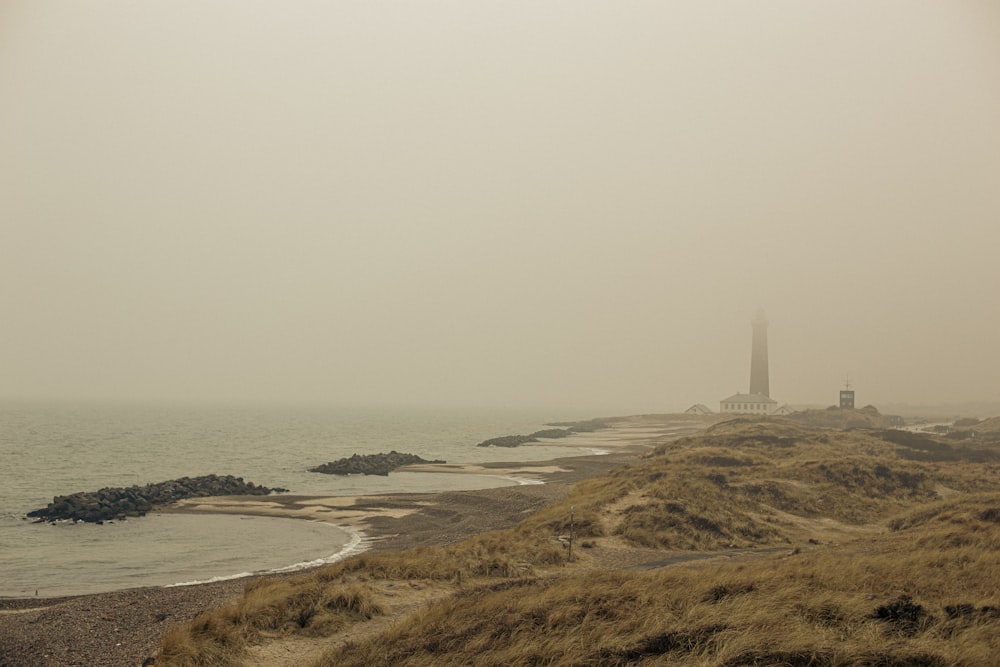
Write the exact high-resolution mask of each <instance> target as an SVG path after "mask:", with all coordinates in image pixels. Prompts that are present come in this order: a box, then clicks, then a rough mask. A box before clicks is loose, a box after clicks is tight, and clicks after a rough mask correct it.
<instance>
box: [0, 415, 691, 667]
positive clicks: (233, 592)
mask: <svg viewBox="0 0 1000 667" xmlns="http://www.w3.org/2000/svg"><path fill="white" fill-rule="evenodd" d="M632 419H633V420H635V419H638V423H637V424H635V426H634V427H632V428H630V426H631V425H630V424H628V423H624V424H616V425H615V426H614V427H613V428H611V429H609V431H608V432H605V433H603V434H600V435H598V434H585V436H586V437H582V438H579V439H577V438H572V439H567V440H572V441H571V442H565V443H562V442H559V443H558V444H560V445H562V444H565V446H566V447H567V448H580V447H581V446H582V447H591V445H593V446H592V447H591V449H593V450H599V451H602V452H605V451H606V452H608V453H600V454H597V453H594V454H587V455H582V456H568V457H560V458H556V459H550V460H546V461H528V462H514V463H511V462H504V463H482V464H418V465H415V466H405V467H403V468H400V469H399V470H400V471H410V472H423V471H427V472H451V473H455V474H488V475H491V476H495V477H506V478H507V479H511V478H518V479H525V480H531V483H527V484H516V485H507V486H500V487H491V488H486V489H480V490H466V491H439V492H428V493H399V494H381V495H370V496H369V495H355V496H341V497H332V496H306V495H290V494H289V495H279V496H246V497H242V496H233V497H217V498H197V499H188V500H185V501H181V502H179V503H176V504H174V505H172V506H170V507H168V508H164V509H163V510H160V511H163V512H176V513H191V514H197V513H206V514H220V513H222V514H224V513H231V514H250V515H259V516H272V517H285V518H300V519H312V520H320V521H323V522H325V523H331V524H333V525H335V526H338V527H340V528H342V529H345V530H349V531H351V530H353V531H357V532H358V533H360V534H361V535H363V537H362V544H363V545H364V546H366V547H367V548H366V549H365V550H364V552H382V551H402V550H405V549H409V548H413V547H417V546H440V545H445V544H449V543H452V542H455V541H458V540H461V539H465V538H467V537H471V536H473V535H477V534H480V533H484V532H488V531H491V530H499V529H504V528H509V527H511V526H514V525H516V524H517V523H518V522H520V521H521V520H522V519H524V518H525V517H526V516H528V515H530V514H531V513H532V512H535V511H537V510H538V509H540V508H542V507H544V506H546V505H548V504H550V503H552V502H554V501H556V500H559V499H560V498H562V497H564V496H565V494H566V493H567V492H568V490H569V488H570V487H572V486H573V485H574V484H576V483H577V482H578V481H580V480H582V479H586V478H588V477H592V476H595V475H598V474H601V473H603V472H605V471H607V470H609V469H611V468H614V467H618V466H621V465H626V464H628V463H629V462H632V461H634V460H636V458H638V457H639V456H640V455H641V454H642V453H644V452H646V451H648V450H649V448H650V447H651V446H652V445H653V444H656V443H657V442H662V441H664V440H669V439H673V438H676V437H679V436H681V435H684V434H686V433H691V432H694V431H697V430H701V429H702V428H704V426H705V423H704V422H701V421H694V420H690V421H689V420H685V419H671V420H668V422H667V423H662V422H661V423H658V424H648V423H645V422H644V421H643V420H642V419H639V418H632ZM678 422H683V426H682V427H681V428H680V429H679V430H678V429H676V428H664V427H665V426H668V424H669V425H670V426H673V427H677V426H678ZM579 440H586V441H587V443H586V444H581V442H579ZM556 442H557V441H553V442H544V443H540V444H544V445H547V446H551V445H552V444H555V443H556ZM598 442H600V445H598V444H597V443H598ZM523 446H526V447H530V445H523ZM512 453H513V452H512ZM358 553H362V552H361V551H357V552H355V553H352V554H349V555H346V556H345V558H349V557H353V556H355V555H357V554H358ZM331 562H333V561H331ZM321 566H322V564H318V565H316V566H312V567H309V566H307V567H303V568H300V569H296V570H294V571H290V572H287V573H280V572H272V573H257V574H251V575H250V576H243V577H239V578H233V579H226V580H222V581H214V582H206V583H192V584H190V585H183V586H178V585H171V586H157V587H144V588H131V589H125V590H119V591H111V592H105V593H91V594H86V595H80V596H69V597H56V598H35V597H17V598H0V617H2V619H3V623H0V657H2V658H3V660H4V662H3V663H2V664H3V665H4V667H20V666H21V665H24V666H28V665H32V666H34V665H91V666H94V667H103V666H108V667H117V666H119V665H122V666H124V665H138V664H141V663H142V662H143V660H145V658H147V657H148V656H150V655H152V654H153V653H155V651H156V648H157V646H158V643H159V639H160V637H161V636H162V635H163V633H164V632H165V631H166V630H167V628H168V627H170V626H171V625H174V624H177V623H183V622H187V621H189V620H191V619H193V618H194V617H195V616H197V615H198V614H200V613H201V612H203V611H205V610H207V609H209V608H212V607H219V606H223V605H225V604H226V603H227V602H229V601H231V600H233V599H235V598H237V597H238V596H239V595H241V594H242V592H243V590H244V587H245V586H246V584H247V583H248V582H251V581H254V580H257V579H259V578H272V577H287V576H296V575H298V574H301V573H303V572H307V571H309V570H310V569H313V567H321Z"/></svg>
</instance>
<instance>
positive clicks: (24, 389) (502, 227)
mask: <svg viewBox="0 0 1000 667" xmlns="http://www.w3.org/2000/svg"><path fill="white" fill-rule="evenodd" d="M998 256H1000V3H997V2H995V0H980V1H960V0H950V1H948V2H939V1H937V0H853V1H850V0H826V1H816V2H802V1H801V0H785V1H775V0H768V1H767V2H746V1H736V0H733V1H726V2H721V1H715V2H713V1H706V0H690V1H685V2H677V1H664V0H656V1H648V2H643V1H633V2H620V1H608V2H595V1H591V0H575V1H573V2H569V1H565V2H546V1H539V0H531V1H525V2H516V1H512V0H504V1H493V0H479V1H475V2H470V1H469V0H454V1H427V2H410V1H407V2H403V1H400V2H371V1H368V0H353V1H350V2H348V1H340V0H322V1H319V0H317V1H314V2H307V1H298V2H273V1H270V0H269V1H266V2H265V1H264V0H231V1H226V2H222V1H206V0H186V1H182V0H144V1H143V2H134V1H133V0H128V1H126V0H107V1H97V0H74V1H73V2H63V1H58V2H57V1H52V0H3V2H2V3H0V312H2V313H3V320H2V325H0V396H2V397H10V398H39V397H41V398H44V397H61V398H102V399H103V398H134V399H160V398H164V399H189V400H202V399H206V400H209V399H210V400H264V401H268V400H282V401H285V400H309V401H319V402H331V403H332V402H338V403H345V402H346V403H372V402H377V403H417V404H426V403H430V404H446V405H447V404H473V405H484V406H521V405H542V406H558V407H564V408H566V407H572V408H579V409H581V410H592V411H594V412H595V413H597V412H601V411H605V410H608V411H610V410H614V411H632V412H648V411H668V410H679V409H684V408H686V407H688V406H689V405H690V404H692V403H695V402H703V403H706V404H708V405H710V406H711V407H713V408H715V409H717V408H718V401H719V399H721V398H723V397H725V396H727V395H729V394H731V393H734V392H736V391H746V390H747V388H748V381H749V368H750V333H751V329H750V320H751V319H752V317H753V314H754V311H755V310H756V309H757V307H758V306H761V307H763V308H765V310H766V311H767V315H768V318H769V319H770V321H771V327H770V331H769V335H770V343H771V346H770V354H771V394H772V396H773V397H774V398H776V399H778V400H779V401H781V402H786V401H787V402H791V403H818V404H822V405H828V404H831V403H834V402H835V401H836V398H837V391H838V390H839V389H840V387H841V385H842V383H843V379H844V376H845V375H847V374H850V376H851V378H852V381H853V382H854V384H855V386H856V389H857V391H858V401H859V403H860V404H866V403H875V404H876V405H878V404H879V403H880V402H883V403H889V402H913V403H920V402H952V401H960V400H969V399H987V400H1000V297H998V295H997V292H998V289H1000V287H998V286H1000V261H998Z"/></svg>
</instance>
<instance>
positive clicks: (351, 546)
mask: <svg viewBox="0 0 1000 667" xmlns="http://www.w3.org/2000/svg"><path fill="white" fill-rule="evenodd" d="M299 520H300V519H296V521H299ZM315 523H321V524H324V525H327V526H330V527H331V528H337V529H338V530H342V531H344V532H345V533H347V534H348V535H349V536H350V537H349V539H348V540H347V543H346V544H344V546H343V547H341V548H340V549H339V550H338V551H336V552H335V553H332V554H330V555H329V556H326V557H325V558H316V559H314V560H306V561H301V562H298V563H292V564H291V565H285V566H283V567H275V568H272V569H270V570H260V571H257V572H238V573H236V574H225V575H220V576H218V577H211V578H209V579H195V580H193V581H180V582H177V583H175V584H167V585H166V586H164V588H177V587H179V586H198V585H201V584H214V583H216V582H219V581H231V580H233V579H242V578H244V577H253V576H256V575H264V574H285V573H288V572H297V571H299V570H306V569H309V568H312V567H319V566H320V565H329V564H330V563H336V562H337V561H341V560H344V559H347V558H350V557H351V556H354V555H356V554H359V553H363V552H365V551H367V550H368V548H369V546H370V544H371V540H370V539H369V538H368V537H367V536H366V535H365V534H364V533H363V532H361V531H360V530H355V529H353V528H347V527H344V526H338V525H335V524H332V523H328V522H326V521H316V522H315Z"/></svg>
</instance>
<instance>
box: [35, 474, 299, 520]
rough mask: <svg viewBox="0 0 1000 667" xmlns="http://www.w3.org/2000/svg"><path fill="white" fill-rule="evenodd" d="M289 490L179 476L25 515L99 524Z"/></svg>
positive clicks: (84, 494)
mask: <svg viewBox="0 0 1000 667" xmlns="http://www.w3.org/2000/svg"><path fill="white" fill-rule="evenodd" d="M286 491H288V489H281V488H273V489H271V488H268V487H266V486H257V485H255V484H254V483H253V482H244V481H243V478H242V477H233V476H232V475H223V476H219V475H205V476H203V477H182V478H180V479H173V480H170V481H167V482H159V483H157V484H147V485H146V486H130V487H127V488H104V489H100V490H99V491H81V492H80V493H74V494H71V495H68V496H56V497H55V498H53V499H52V502H51V503H49V504H48V506H47V507H44V508H42V509H37V510H32V511H30V512H28V516H29V517H32V518H35V519H37V522H42V521H58V520H60V519H63V520H72V521H87V522H90V523H98V524H101V523H103V522H105V521H110V520H112V519H119V520H122V519H125V518H126V517H130V516H145V515H146V512H148V511H149V510H151V509H152V508H153V507H155V506H159V505H169V504H170V503H173V502H177V501H178V500H183V499H184V498H204V497H206V496H234V495H238V496H245V495H251V496H266V495H267V494H269V493H281V492H286Z"/></svg>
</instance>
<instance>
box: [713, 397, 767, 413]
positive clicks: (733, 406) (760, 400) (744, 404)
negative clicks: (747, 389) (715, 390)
mask: <svg viewBox="0 0 1000 667" xmlns="http://www.w3.org/2000/svg"><path fill="white" fill-rule="evenodd" d="M777 406H778V402H777V401H776V400H774V399H773V398H770V397H769V396H765V395H764V394H733V395H732V396H730V397H729V398H724V399H722V400H721V401H719V412H722V413H727V414H744V415H769V414H771V413H772V412H774V410H775V409H776V408H777Z"/></svg>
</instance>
